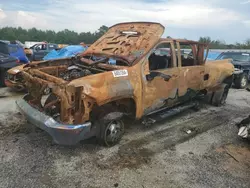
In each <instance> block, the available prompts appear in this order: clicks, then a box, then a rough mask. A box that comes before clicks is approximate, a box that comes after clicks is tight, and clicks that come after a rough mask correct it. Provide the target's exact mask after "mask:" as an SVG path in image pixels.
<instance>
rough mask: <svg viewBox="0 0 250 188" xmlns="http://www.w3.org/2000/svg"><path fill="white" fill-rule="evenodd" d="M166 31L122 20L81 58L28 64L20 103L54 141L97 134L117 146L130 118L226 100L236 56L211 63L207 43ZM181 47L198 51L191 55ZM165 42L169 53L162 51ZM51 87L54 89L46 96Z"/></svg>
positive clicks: (156, 25)
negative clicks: (172, 35)
mask: <svg viewBox="0 0 250 188" xmlns="http://www.w3.org/2000/svg"><path fill="white" fill-rule="evenodd" d="M163 32H164V27H163V26H162V25H161V24H159V23H151V22H150V23H149V22H133V23H121V24H117V25H114V26H112V27H111V28H110V29H109V30H108V32H107V33H106V34H104V35H103V36H102V37H101V38H100V39H98V40H97V41H96V42H95V43H94V44H92V45H91V46H90V47H89V48H88V49H87V50H86V51H85V52H84V53H82V54H80V55H79V56H77V57H75V58H69V59H61V60H60V61H57V62H53V60H52V61H45V62H41V63H38V64H36V65H29V66H27V67H25V68H24V70H23V71H22V76H23V78H24V80H25V85H26V87H27V89H28V91H29V93H28V94H27V95H25V96H24V97H23V99H21V100H18V101H17V102H16V103H17V106H18V107H19V109H20V111H21V112H22V113H23V114H24V115H25V116H26V117H27V119H28V120H29V121H30V122H31V123H33V124H35V125H37V126H39V127H40V128H42V129H44V130H46V131H47V132H48V133H49V134H50V135H51V136H52V137H53V139H54V140H55V142H56V143H59V144H66V145H72V144H75V143H77V142H79V141H80V140H83V139H87V138H89V137H92V136H96V137H97V138H98V140H100V141H101V142H102V143H104V144H105V145H108V146H111V145H114V144H116V143H118V142H119V140H120V139H121V137H122V134H123V132H124V123H123V118H124V117H126V116H130V117H132V118H135V119H146V118H147V117H148V116H151V115H152V114H157V113H158V112H161V111H167V110H168V109H170V108H174V107H176V106H179V105H182V104H185V103H186V102H189V101H193V100H194V99H195V98H196V97H197V96H201V95H202V96H206V98H207V99H208V100H209V102H211V103H213V104H214V105H220V104H223V103H224V102H225V99H226V96H227V93H228V89H229V87H230V85H231V83H232V74H233V71H234V67H233V65H232V64H231V63H230V62H231V61H230V60H221V61H210V62H206V57H204V50H206V49H207V45H206V44H200V43H198V42H195V41H189V40H177V39H161V38H160V37H161V35H162V34H163ZM182 45H184V46H189V47H190V48H191V49H192V53H191V54H188V56H187V57H186V58H184V56H183V55H182V54H181V50H180V49H181V46H182ZM162 46H167V47H169V48H170V49H171V53H170V55H161V54H157V53H156V51H157V49H158V48H160V47H162ZM93 57H95V58H93ZM110 59H113V60H115V64H111V63H110V61H109V60H110ZM205 62H206V63H205ZM47 87H48V88H50V89H51V91H52V92H51V94H50V95H48V96H46V97H45V96H43V90H44V89H46V88H47Z"/></svg>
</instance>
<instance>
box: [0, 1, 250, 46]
mask: <svg viewBox="0 0 250 188" xmlns="http://www.w3.org/2000/svg"><path fill="white" fill-rule="evenodd" d="M127 21H153V22H160V23H162V24H163V25H164V26H165V33H164V36H171V37H175V38H187V39H193V40H196V39H198V38H199V37H200V36H210V37H211V38H212V39H222V40H225V41H226V42H227V43H235V42H236V41H239V42H244V41H245V39H247V38H250V0H137V1H132V0H95V1H94V0H92V1H91V0H88V1H87V0H41V1H40V2H39V1H36V0H0V27H2V26H21V27H23V28H31V27H36V28H39V29H44V30H45V29H53V30H56V31H59V30H62V29H65V28H67V29H70V30H74V31H77V32H82V31H96V30H97V29H98V28H99V27H100V26H101V25H107V26H112V25H113V24H116V23H119V22H127Z"/></svg>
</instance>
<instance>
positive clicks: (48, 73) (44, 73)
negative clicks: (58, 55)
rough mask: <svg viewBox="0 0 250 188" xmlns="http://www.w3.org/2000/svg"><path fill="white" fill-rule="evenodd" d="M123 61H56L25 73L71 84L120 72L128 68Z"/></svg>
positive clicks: (80, 59)
mask: <svg viewBox="0 0 250 188" xmlns="http://www.w3.org/2000/svg"><path fill="white" fill-rule="evenodd" d="M127 66H128V64H127V62H125V61H124V60H123V59H115V58H107V57H96V56H85V57H81V56H78V57H74V58H68V59H55V60H50V61H44V62H41V63H38V64H32V65H29V66H27V68H26V70H25V72H26V73H28V74H31V75H32V76H35V77H38V78H41V79H43V80H48V81H52V80H53V82H54V81H56V80H57V82H63V81H66V82H70V81H72V80H74V79H78V78H81V77H85V76H90V75H93V74H99V73H102V72H106V71H113V70H119V69H123V68H125V67H127ZM60 80H61V81H60Z"/></svg>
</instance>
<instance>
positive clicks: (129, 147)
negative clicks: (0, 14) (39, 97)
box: [0, 88, 250, 188]
mask: <svg viewBox="0 0 250 188" xmlns="http://www.w3.org/2000/svg"><path fill="white" fill-rule="evenodd" d="M21 95H22V94H19V93H11V92H9V90H8V89H6V88H2V89H0V96H1V98H0V105H1V107H0V135H1V136H0V187H90V188H91V187H92V188H94V187H142V188H145V187H197V188H198V187H250V143H248V142H246V141H243V140H241V139H239V138H238V137H237V129H236V127H235V126H234V124H235V122H238V121H240V120H241V119H242V118H243V117H246V116H248V115H249V112H250V92H247V91H245V90H235V89H232V90H231V91H230V94H229V97H228V100H227V104H226V105H225V106H223V107H220V108H215V107H211V106H206V105H204V106H203V107H202V109H201V110H200V111H199V112H194V111H192V110H189V111H186V112H184V113H181V114H179V115H177V116H175V117H172V118H170V119H168V120H166V121H164V122H162V123H159V124H155V125H153V126H152V127H149V128H145V127H143V126H142V125H140V124H138V123H131V124H130V125H128V128H127V130H126V134H125V136H124V138H123V140H122V142H121V143H120V144H119V145H118V146H115V147H113V148H103V147H100V146H98V145H96V143H95V140H94V139H91V140H88V141H84V142H81V143H79V144H78V145H76V146H74V147H63V146H58V145H56V144H54V143H53V142H52V140H51V138H50V137H49V136H48V134H46V133H45V132H43V131H41V130H40V129H37V128H35V127H34V126H32V125H29V124H28V123H27V122H26V121H25V120H24V118H23V117H22V116H21V115H20V114H19V113H18V111H17V110H16V107H15V100H16V99H18V98H19V97H21ZM187 130H191V131H192V132H191V134H187V133H186V131H187Z"/></svg>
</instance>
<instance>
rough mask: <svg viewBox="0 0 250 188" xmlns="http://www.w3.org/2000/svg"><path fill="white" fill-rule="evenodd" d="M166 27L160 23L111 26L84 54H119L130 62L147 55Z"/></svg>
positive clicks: (132, 23)
mask: <svg viewBox="0 0 250 188" xmlns="http://www.w3.org/2000/svg"><path fill="white" fill-rule="evenodd" d="M163 32H164V27H163V26H162V25H161V24H159V23H152V22H130V23H120V24H117V25H114V26H112V27H110V28H109V30H108V31H107V33H105V34H104V35H103V36H102V37H101V38H99V39H98V40H97V41H96V42H95V43H94V44H92V45H91V46H90V47H89V48H88V49H87V50H86V51H85V52H84V53H83V54H82V55H83V56H84V55H90V54H100V55H108V56H118V57H120V58H123V59H125V60H126V61H128V62H129V63H130V64H133V62H134V61H135V60H137V59H139V58H140V57H142V56H143V55H145V54H146V53H147V52H148V51H149V50H150V49H151V48H152V47H154V45H155V44H156V43H157V41H158V40H159V39H160V38H161V36H162V34H163Z"/></svg>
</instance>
